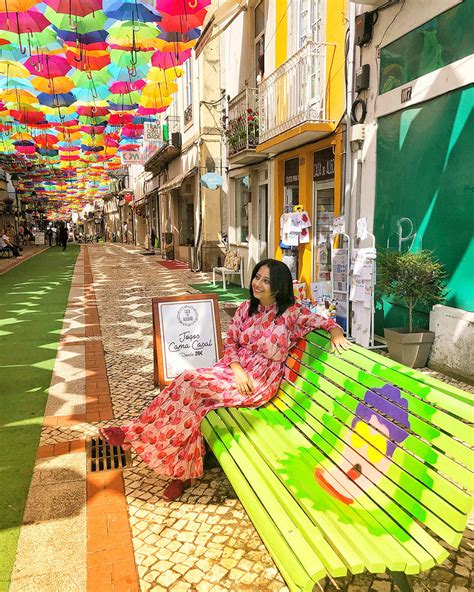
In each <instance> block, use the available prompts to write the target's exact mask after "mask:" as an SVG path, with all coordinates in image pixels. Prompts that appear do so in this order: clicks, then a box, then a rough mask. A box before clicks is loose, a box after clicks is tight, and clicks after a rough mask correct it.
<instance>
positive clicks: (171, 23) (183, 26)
mask: <svg viewBox="0 0 474 592" xmlns="http://www.w3.org/2000/svg"><path fill="white" fill-rule="evenodd" d="M161 14H162V17H163V18H162V19H161V21H160V29H161V30H162V31H167V32H174V31H179V32H181V33H186V32H187V31H189V30H190V29H195V28H196V27H200V26H201V25H202V24H203V23H204V19H205V18H206V16H207V10H205V9H203V10H200V11H199V12H196V13H194V14H189V13H188V14H177V15H176V14H166V13H164V12H162V13H161Z"/></svg>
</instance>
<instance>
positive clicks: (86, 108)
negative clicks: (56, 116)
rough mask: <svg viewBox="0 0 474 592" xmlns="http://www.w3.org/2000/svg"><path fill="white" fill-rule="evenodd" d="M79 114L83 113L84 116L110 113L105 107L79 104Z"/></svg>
mask: <svg viewBox="0 0 474 592" xmlns="http://www.w3.org/2000/svg"><path fill="white" fill-rule="evenodd" d="M77 112H78V114H79V115H85V116H86V117H102V116H103V115H108V114H109V113H110V111H109V109H107V107H95V106H94V105H81V106H80V107H78V108H77Z"/></svg>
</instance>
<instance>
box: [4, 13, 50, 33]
mask: <svg viewBox="0 0 474 592" xmlns="http://www.w3.org/2000/svg"><path fill="white" fill-rule="evenodd" d="M50 24H51V23H50V22H49V21H48V19H47V18H46V17H45V16H44V15H43V14H41V12H39V11H38V10H35V9H34V8H32V9H31V10H26V11H25V12H2V13H1V14H0V29H1V30H2V31H11V32H13V33H17V34H18V35H21V34H22V33H40V32H41V31H44V29H46V27H49V25H50Z"/></svg>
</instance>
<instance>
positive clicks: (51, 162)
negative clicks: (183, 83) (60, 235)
mask: <svg viewBox="0 0 474 592" xmlns="http://www.w3.org/2000/svg"><path fill="white" fill-rule="evenodd" d="M210 3H211V1H210V0H157V2H156V4H153V2H150V1H149V0H146V1H145V0H77V1H75V0H43V2H41V1H40V0H3V1H2V0H0V4H1V6H0V163H1V166H2V168H3V169H5V170H6V171H7V172H11V173H13V172H15V173H17V174H20V175H21V176H22V183H21V188H20V189H19V191H21V192H22V195H25V196H26V197H28V196H30V195H31V193H32V191H35V192H36V195H37V199H38V200H39V199H41V200H42V203H43V204H44V205H45V207H46V208H47V209H49V212H50V215H51V216H53V217H54V216H56V217H58V216H65V215H68V214H70V213H71V212H72V211H80V210H81V209H82V208H83V207H84V205H85V204H86V203H93V200H94V199H96V198H97V197H101V195H103V194H104V193H105V192H107V191H108V182H109V174H110V172H111V171H114V170H116V169H118V168H120V166H121V162H120V152H123V151H124V150H139V148H140V146H141V143H142V141H143V129H144V124H145V123H146V122H154V121H156V119H157V118H159V117H160V114H161V113H164V112H165V111H166V109H167V107H168V106H169V105H170V104H171V102H172V100H173V94H174V93H175V92H176V91H177V89H178V86H177V84H176V81H177V79H178V78H180V77H181V76H183V70H182V69H181V68H179V65H181V64H183V62H184V61H186V60H187V59H189V57H190V56H191V48H192V47H193V46H194V45H195V43H196V40H197V39H198V37H199V35H200V29H199V27H201V26H202V23H203V21H204V18H205V16H206V14H207V10H206V8H207V7H208V6H209V5H210Z"/></svg>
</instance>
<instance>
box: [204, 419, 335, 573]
mask: <svg viewBox="0 0 474 592" xmlns="http://www.w3.org/2000/svg"><path fill="white" fill-rule="evenodd" d="M224 416H225V414H224ZM213 425H214V429H216V428H217V430H218V434H219V436H220V438H221V440H222V441H223V442H224V443H225V445H226V447H227V449H228V450H229V452H230V454H231V455H232V457H233V458H234V460H235V462H236V463H237V465H238V466H239V467H245V473H246V477H247V479H248V481H249V482H250V483H251V484H252V489H253V490H254V491H255V493H256V495H257V496H258V497H259V499H260V500H262V501H263V502H264V503H265V507H266V511H267V513H268V515H269V516H270V517H271V518H272V520H273V521H274V522H275V524H277V525H278V528H279V529H280V530H281V531H282V532H284V534H285V539H286V540H287V541H288V543H289V544H290V546H291V547H292V549H293V550H294V552H295V554H296V556H297V557H299V558H300V561H301V562H302V565H303V567H305V568H306V570H307V571H308V573H309V574H310V577H311V578H312V579H313V580H314V581H317V580H318V579H320V578H321V577H322V576H321V574H324V573H326V570H325V568H324V566H323V564H322V562H321V560H320V559H319V557H318V556H317V554H316V553H315V552H314V550H313V548H312V547H311V545H310V544H309V543H308V542H307V541H306V539H305V538H304V536H303V534H302V533H301V529H300V528H298V524H296V523H295V522H294V521H293V520H292V519H291V517H290V516H289V515H288V513H287V512H286V511H285V507H284V505H283V504H282V503H281V497H282V496H284V494H285V493H286V494H287V493H288V492H287V491H285V488H284V487H283V486H282V485H281V483H280V482H279V481H278V480H277V479H275V480H272V476H273V472H272V469H270V468H269V467H267V465H265V463H262V462H261V459H260V458H259V456H258V453H257V454H255V451H254V450H252V449H251V450H250V452H249V450H248V449H249V448H252V447H251V446H249V442H248V439H247V438H246V437H245V435H244V434H242V433H241V432H237V434H233V433H232V431H231V430H229V426H228V425H225V422H224V421H223V419H222V416H221V413H220V412H218V413H217V417H215V418H214V420H213ZM236 437H237V439H238V443H239V445H238V446H233V445H232V443H233V442H234V441H235V440H236ZM246 448H247V451H246V450H245V449H246ZM269 482H271V485H270V486H269V485H268V483H269ZM275 482H276V483H275ZM306 566H308V567H306ZM309 570H313V571H312V573H311V572H310V571H309Z"/></svg>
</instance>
